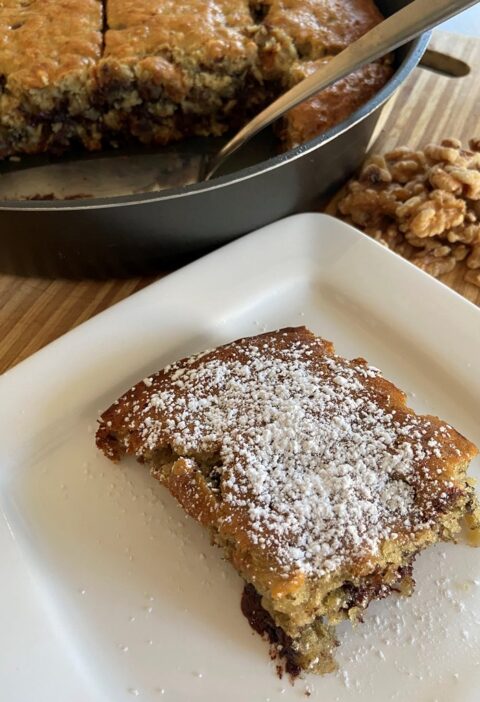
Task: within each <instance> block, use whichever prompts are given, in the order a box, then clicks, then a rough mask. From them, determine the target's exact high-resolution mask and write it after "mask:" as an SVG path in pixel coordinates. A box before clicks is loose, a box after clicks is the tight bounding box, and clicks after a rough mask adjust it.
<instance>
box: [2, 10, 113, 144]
mask: <svg viewBox="0 0 480 702" xmlns="http://www.w3.org/2000/svg"><path fill="white" fill-rule="evenodd" d="M102 8H103V4H102V2H101V0H29V1H28V2H25V0H4V1H3V2H2V3H0V157H2V156H8V155H10V154H14V153H19V152H23V153H41V152H44V151H55V150H57V151H61V150H64V149H65V148H66V147H68V146H70V145H71V144H72V143H79V144H82V145H83V146H85V147H87V148H89V149H95V148H99V146H100V143H101V138H100V132H101V125H100V124H99V114H98V112H97V111H96V110H95V108H94V106H93V104H92V100H91V96H92V91H91V70H92V68H93V66H94V65H95V64H96V62H97V61H98V59H99V58H100V55H101V52H102V44H103V40H102V25H103V10H102Z"/></svg>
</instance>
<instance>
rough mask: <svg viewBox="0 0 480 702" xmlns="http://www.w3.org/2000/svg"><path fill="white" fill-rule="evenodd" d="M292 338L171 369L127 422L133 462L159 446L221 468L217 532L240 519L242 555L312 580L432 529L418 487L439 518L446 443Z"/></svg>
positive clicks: (371, 386)
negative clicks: (244, 538) (406, 534)
mask: <svg viewBox="0 0 480 702" xmlns="http://www.w3.org/2000/svg"><path fill="white" fill-rule="evenodd" d="M292 332H295V330H289V331H287V332H284V333H283V335H282V334H278V335H274V334H270V335H264V336H261V337H256V338H252V339H250V340H244V341H243V342H241V344H240V345H238V344H237V345H235V344H232V345H230V346H228V347H224V349H223V350H222V353H218V352H211V353H208V352H205V353H203V354H202V355H201V356H197V357H192V358H191V359H188V360H186V361H180V362H179V363H177V364H174V365H172V366H169V368H168V370H167V371H164V372H162V373H160V374H157V375H156V376H152V377H151V378H149V379H148V381H149V382H148V383H146V384H145V385H146V387H145V388H144V390H143V393H142V395H141V396H140V399H139V397H138V395H137V396H136V400H135V402H134V403H133V405H132V407H131V408H130V410H129V414H128V415H127V416H126V417H125V421H126V423H127V426H132V427H136V429H135V431H137V432H138V435H139V440H138V441H137V445H138V448H136V452H137V453H138V454H144V453H145V452H147V453H148V452H152V451H155V450H157V449H158V448H159V447H164V446H167V445H168V446H169V447H171V448H172V449H173V451H175V452H176V453H177V454H178V455H181V456H186V457H190V458H191V461H192V463H193V465H195V459H194V457H195V456H198V455H199V454H202V455H207V454H212V453H216V454H218V457H219V460H218V462H217V464H216V466H215V470H216V472H217V474H218V475H219V480H220V498H219V499H220V502H219V512H218V522H219V525H220V528H221V526H222V524H223V525H224V526H227V525H228V522H229V520H231V519H232V515H235V514H236V513H239V512H241V513H242V514H244V515H246V516H247V520H246V523H247V526H246V529H247V532H248V537H249V540H250V542H251V543H252V544H254V546H255V547H258V548H260V549H265V550H268V551H269V552H270V553H274V557H275V559H276V561H277V562H278V565H279V566H280V567H281V568H282V569H283V570H284V571H285V572H289V571H291V570H292V569H296V568H299V569H301V570H302V571H304V572H306V573H307V574H308V573H313V572H314V573H316V574H317V575H321V574H325V573H328V572H330V571H333V570H334V569H336V568H338V567H339V566H341V565H342V563H343V562H344V561H345V559H346V558H347V557H348V553H349V552H352V551H354V552H355V553H356V554H357V555H358V554H359V553H362V552H364V553H373V554H374V553H376V552H377V551H378V549H379V546H380V544H381V542H382V541H383V540H384V539H386V538H393V539H395V538H396V537H397V533H398V532H399V531H400V530H401V529H403V530H405V529H407V530H411V531H415V530H417V529H424V528H426V527H428V526H429V525H431V519H432V511H431V506H432V501H431V499H425V498H424V499H422V501H421V503H420V502H419V501H418V500H417V488H418V481H419V480H420V479H422V480H425V476H426V475H428V478H429V489H430V490H431V492H432V496H433V495H435V499H436V501H437V504H438V501H439V500H440V502H441V500H442V499H444V500H447V499H448V493H449V490H450V489H451V488H452V484H451V483H450V482H448V481H447V480H444V481H443V482H442V477H441V475H440V474H437V470H438V469H439V466H441V463H440V461H439V459H440V458H441V456H442V450H443V449H442V447H443V448H444V447H445V437H447V438H448V437H450V438H451V439H452V435H451V430H450V428H449V427H448V425H439V424H435V425H432V423H431V422H430V421H429V420H428V418H424V417H419V416H416V415H414V414H413V413H411V412H408V411H406V412H404V411H403V410H402V409H401V407H400V409H399V407H398V403H397V404H395V403H393V404H392V405H391V406H390V402H389V399H390V398H389V390H390V392H392V391H396V389H395V388H394V387H393V386H391V385H390V384H388V383H386V382H385V381H383V379H381V376H380V374H379V371H378V370H377V369H375V368H372V367H369V366H367V365H366V364H365V363H364V362H362V361H355V362H352V361H346V360H345V359H343V358H341V357H338V356H336V355H334V354H333V353H331V352H330V347H329V345H328V344H327V343H326V342H323V341H322V340H321V339H318V338H315V337H313V335H310V334H308V333H306V334H305V333H304V332H302V333H301V334H295V333H292ZM379 379H380V382H379ZM395 408H396V409H395ZM129 423H130V424H129ZM437 439H441V441H442V443H441V444H440V443H439V442H438V441H437ZM452 441H453V439H452ZM125 443H126V444H127V445H128V440H125ZM452 448H454V447H453V444H452ZM420 466H421V467H422V470H423V473H422V477H420V472H419V467H420ZM440 473H441V471H440ZM442 495H443V496H444V497H443V498H442ZM432 499H433V497H432Z"/></svg>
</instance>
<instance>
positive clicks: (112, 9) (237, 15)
mask: <svg viewBox="0 0 480 702" xmlns="http://www.w3.org/2000/svg"><path fill="white" fill-rule="evenodd" d="M107 27H108V29H107V31H106V33H105V50H104V54H103V58H102V60H101V61H100V62H99V64H98V67H97V71H96V73H97V83H98V103H99V105H100V106H101V110H102V113H103V114H104V125H105V128H106V130H107V132H109V133H110V134H111V135H113V136H115V135H127V136H128V135H131V136H134V137H136V138H138V139H139V140H140V141H142V142H144V143H155V144H167V143H169V142H171V141H174V140H177V139H181V138H184V137H186V136H191V135H200V136H208V135H214V136H218V135H219V134H223V132H225V131H226V130H227V129H229V128H232V127H235V126H237V127H239V126H240V124H242V122H243V121H245V119H246V117H247V116H248V114H249V112H248V111H246V110H247V108H249V109H250V110H252V109H255V105H256V101H255V100H256V98H255V95H256V92H255V91H256V90H259V88H260V86H259V78H260V77H259V74H258V66H257V47H256V44H255V41H254V38H253V35H254V32H255V28H254V27H253V20H252V16H251V14H250V11H249V5H248V0H211V1H210V2H205V1H204V0H181V2H180V1H179V0H135V2H132V1H131V0H109V2H108V5H107ZM247 102H248V103H249V104H248V105H247Z"/></svg>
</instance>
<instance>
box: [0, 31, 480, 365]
mask: <svg viewBox="0 0 480 702" xmlns="http://www.w3.org/2000/svg"><path fill="white" fill-rule="evenodd" d="M432 46H433V48H436V49H438V50H440V51H442V50H443V51H446V52H447V53H451V54H453V55H454V56H456V57H457V58H462V59H463V60H464V61H466V62H467V63H468V64H469V65H470V66H471V67H472V72H471V74H470V75H469V76H467V77H465V78H460V79H452V78H445V77H442V76H439V75H436V74H433V73H430V72H427V71H425V70H420V69H418V70H416V71H415V72H414V74H413V75H412V76H411V77H410V79H409V80H408V81H407V83H406V84H405V85H404V86H403V87H402V88H401V90H400V91H399V92H398V93H397V95H396V96H395V97H394V99H393V100H392V101H391V102H390V103H389V105H388V106H387V108H386V110H385V111H384V115H383V120H382V128H381V129H380V130H379V132H378V134H377V137H376V139H375V142H374V144H373V149H374V150H375V151H383V150H386V149H389V148H392V147H393V146H397V145H400V144H407V145H409V146H412V147H417V146H422V145H425V144H426V143H428V142H430V141H435V140H436V139H440V138H442V137H445V136H454V137H457V138H459V139H462V140H463V141H467V140H468V139H469V138H470V137H472V136H475V135H476V136H478V137H480V133H479V128H480V127H479V124H478V123H479V117H480V100H479V98H480V41H478V40H475V39H468V38H464V37H460V36H457V35H447V34H444V33H438V34H436V35H435V37H434V40H433V43H432ZM462 275H463V272H462V271H461V270H455V271H454V272H453V273H451V274H450V275H448V276H445V277H444V279H443V280H444V282H445V283H447V284H448V285H450V286H451V287H453V288H454V289H455V290H457V291H458V292H460V293H461V294H463V295H465V297H467V298H468V299H470V300H471V301H472V302H475V303H477V304H480V289H478V288H476V287H475V286H473V285H469V284H466V283H464V282H463V280H462ZM152 280H153V279H151V278H142V279H138V278H136V279H131V280H121V281H119V280H109V281H106V282H105V281H104V282H98V281H80V282H79V281H65V280H54V281H51V280H44V279H39V278H22V277H18V276H7V275H0V373H2V372H4V371H6V370H7V369H8V368H11V367H12V366H13V365H15V364H16V363H18V362H19V361H21V360H23V359H24V358H27V357H28V356H30V355H31V354H32V353H34V352H35V351H37V350H38V349H40V348H42V347H43V346H45V345H46V344H48V343H49V342H50V341H53V340H54V339H56V338H58V337H59V336H61V335H62V334H64V333H65V332H67V331H68V330H70V329H73V327H75V326H77V325H78V324H80V323H81V322H83V321H85V320H87V319H89V318H90V317H93V316H94V315H95V314H97V313H98V312H101V311H102V310H104V309H106V308H107V307H110V306H111V305H113V304H114V303H115V302H119V301H120V300H122V299H124V298H125V297H127V296H128V295H131V294H132V293H134V292H136V291H137V290H139V289H141V288H142V287H144V286H145V285H148V284H149V283H150V282H152Z"/></svg>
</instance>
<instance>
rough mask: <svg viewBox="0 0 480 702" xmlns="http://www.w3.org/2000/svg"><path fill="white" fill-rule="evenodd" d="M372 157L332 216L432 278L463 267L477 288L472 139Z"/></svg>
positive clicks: (476, 152)
mask: <svg viewBox="0 0 480 702" xmlns="http://www.w3.org/2000/svg"><path fill="white" fill-rule="evenodd" d="M469 146H470V148H469V149H466V148H463V147H462V144H461V142H460V141H459V140H458V139H444V140H443V141H442V142H441V143H440V144H429V145H428V146H426V147H425V148H424V149H423V150H414V149H410V148H408V147H406V146H402V147H399V148H397V149H394V150H393V151H389V152H387V153H386V154H384V155H379V154H375V155H373V156H371V157H370V158H369V159H368V160H367V161H366V163H365V164H364V166H363V168H362V170H361V172H360V174H359V176H358V178H357V179H356V180H352V181H351V182H350V183H349V184H348V186H347V192H346V194H345V195H344V196H343V197H342V199H341V200H340V201H339V202H338V205H337V208H338V212H337V214H338V216H340V217H341V218H342V219H344V220H346V221H347V222H349V223H351V224H354V225H355V226H357V227H359V228H360V229H362V230H363V231H364V232H365V233H366V234H369V235H370V236H372V237H373V238H375V239H376V240H377V241H380V242H381V243H383V244H385V245H386V246H388V247H389V248H391V249H393V250H394V251H396V252H397V253H399V254H401V255H402V256H405V257H406V258H408V259H409V260H410V261H412V263H415V264H416V265H417V266H418V267H419V268H422V269H423V270H425V271H427V272H428V273H431V274H432V275H434V276H440V275H443V274H446V273H450V272H451V271H453V270H454V269H455V267H456V266H457V265H458V264H460V263H462V262H464V263H465V268H466V272H465V280H466V281H467V282H469V283H472V284H473V285H477V286H479V287H480V140H479V139H471V140H470V144H469Z"/></svg>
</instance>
